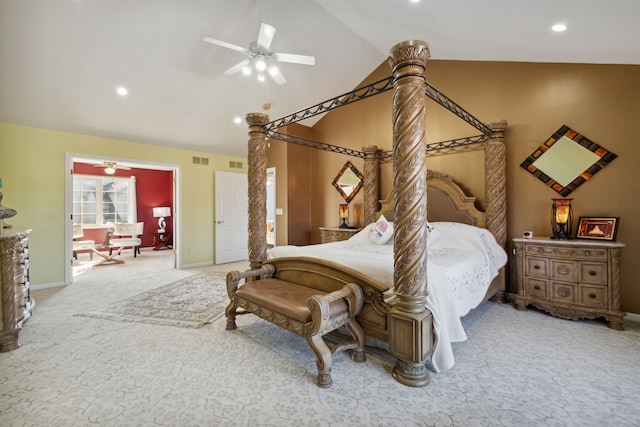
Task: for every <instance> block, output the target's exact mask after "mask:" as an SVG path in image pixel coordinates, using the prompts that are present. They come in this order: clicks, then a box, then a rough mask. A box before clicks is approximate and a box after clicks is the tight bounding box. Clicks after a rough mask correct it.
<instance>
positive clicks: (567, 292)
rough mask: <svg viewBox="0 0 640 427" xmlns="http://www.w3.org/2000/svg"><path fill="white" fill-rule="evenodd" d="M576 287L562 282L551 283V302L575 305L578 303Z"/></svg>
mask: <svg viewBox="0 0 640 427" xmlns="http://www.w3.org/2000/svg"><path fill="white" fill-rule="evenodd" d="M577 290H578V285H575V284H572V283H563V282H551V300H552V301H553V302H559V303H566V304H575V303H577V302H578V296H577Z"/></svg>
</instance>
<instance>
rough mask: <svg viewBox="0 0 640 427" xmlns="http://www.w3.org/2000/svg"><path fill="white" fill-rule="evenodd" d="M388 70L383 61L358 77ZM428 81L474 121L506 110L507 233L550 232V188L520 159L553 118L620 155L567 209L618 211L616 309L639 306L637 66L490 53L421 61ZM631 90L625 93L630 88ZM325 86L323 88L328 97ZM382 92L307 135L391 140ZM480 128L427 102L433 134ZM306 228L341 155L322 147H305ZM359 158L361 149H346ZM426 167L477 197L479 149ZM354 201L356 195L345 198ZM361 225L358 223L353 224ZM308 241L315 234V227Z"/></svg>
mask: <svg viewBox="0 0 640 427" xmlns="http://www.w3.org/2000/svg"><path fill="white" fill-rule="evenodd" d="M389 75H390V69H389V67H388V65H387V64H386V63H384V64H382V65H381V66H380V67H379V68H378V69H377V70H376V71H375V72H374V73H373V74H372V75H371V76H369V78H368V79H367V80H366V82H371V81H375V80H379V79H380V78H384V77H386V76H389ZM427 79H428V81H429V82H430V83H431V84H432V85H433V86H435V87H436V88H438V89H439V90H441V91H442V92H443V93H445V94H446V95H447V96H448V97H450V98H451V99H453V100H454V101H455V102H457V103H458V104H460V105H461V106H462V107H464V108H465V109H466V110H467V111H469V112H471V113H472V114H474V115H475V116H476V117H477V118H478V119H480V120H482V121H492V120H496V119H506V120H507V121H508V122H509V128H508V131H507V133H506V140H507V192H508V224H509V225H508V230H509V237H510V238H511V237H516V236H520V235H521V234H522V232H523V231H524V230H533V232H534V234H536V235H540V236H548V235H549V234H550V225H549V211H550V203H551V199H552V198H555V197H558V194H557V193H556V192H555V191H553V190H551V189H550V188H548V187H547V186H545V185H544V184H543V183H542V182H540V181H538V180H537V179H536V178H534V177H533V176H532V175H530V174H529V173H528V172H526V171H525V170H524V169H522V168H521V167H520V166H519V165H520V163H521V162H522V161H523V160H524V159H525V158H526V157H527V156H528V155H529V154H531V153H532V152H533V151H534V149H535V148H536V147H538V146H539V145H540V144H541V143H543V142H544V141H545V140H546V139H547V138H548V137H549V136H550V135H551V134H552V133H553V132H555V131H556V130H557V129H558V128H559V127H560V126H561V125H563V124H566V125H568V126H570V127H571V128H572V129H574V130H576V131H577V132H579V133H581V134H583V135H585V136H586V137H587V138H589V139H591V140H593V141H595V142H596V143H599V144H600V145H602V146H603V147H605V148H607V149H608V150H610V151H612V152H614V153H616V154H617V155H618V156H619V157H618V158H617V159H615V160H614V161H613V162H612V163H611V164H610V165H609V166H607V167H606V168H605V169H603V170H602V171H600V172H599V173H598V174H597V175H595V176H594V177H593V178H592V179H591V180H590V181H588V182H586V183H585V184H583V185H582V186H581V187H579V188H578V189H577V190H576V191H574V192H573V193H572V194H571V195H570V197H571V198H573V206H574V215H575V218H576V219H577V218H578V217H579V216H598V215H602V216H619V217H620V218H621V219H620V228H619V230H618V239H617V240H618V241H621V242H624V243H625V244H626V245H627V247H626V248H625V250H624V252H623V257H622V305H623V310H625V311H628V312H633V313H640V286H638V285H637V284H636V281H635V277H637V276H640V265H637V264H636V263H635V262H634V260H635V259H637V258H638V257H639V256H640V245H639V244H638V238H639V237H640V226H639V225H638V223H637V222H636V221H635V215H636V213H637V211H638V209H639V208H640V202H639V201H638V199H637V198H636V197H637V195H638V194H639V193H640V192H639V191H638V190H639V186H638V184H637V182H638V181H637V179H636V178H634V177H633V173H634V172H635V168H636V166H635V160H637V159H640V144H638V143H637V141H636V139H637V138H636V133H637V130H636V128H637V124H636V123H637V118H638V117H640V104H638V102H637V94H638V93H640V66H617V65H583V64H533V63H506V62H505V63H499V62H455V61H430V62H429V63H428V64H427ZM630 94H634V95H633V96H630ZM330 96H333V94H327V98H328V97H330ZM391 97H392V95H391V92H388V93H385V94H381V95H377V96H375V97H372V98H371V99H368V100H365V101H362V102H358V103H356V104H353V105H351V106H348V107H343V108H341V109H338V110H335V111H332V112H330V113H328V114H327V115H326V116H325V117H324V118H323V119H322V120H321V121H320V122H318V123H317V124H316V125H315V126H314V127H313V138H314V139H316V140H318V141H322V142H327V143H330V144H334V145H339V146H346V147H351V148H354V149H358V150H360V149H361V148H362V146H364V145H369V144H372V145H378V146H379V147H380V148H382V149H384V150H390V149H391V138H392V128H391ZM477 134H479V132H478V131H477V130H475V129H474V128H472V127H471V126H469V125H467V124H466V123H464V122H463V121H462V120H460V119H458V118H457V117H456V116H454V115H453V114H452V113H450V112H448V111H446V110H445V109H444V108H442V107H440V106H439V105H437V104H435V103H434V102H430V103H429V105H428V121H427V138H428V142H437V141H442V140H447V139H451V138H458V137H464V136H470V135H477ZM312 157H313V162H312V165H313V166H312V167H313V171H312V172H313V173H312V174H311V186H312V189H313V194H314V198H313V200H312V212H313V216H312V229H317V227H319V226H323V225H335V224H336V222H337V209H338V208H337V206H338V204H339V203H341V200H342V199H341V198H340V196H339V195H338V192H337V191H336V190H335V189H334V188H333V187H332V186H331V181H332V180H333V178H334V177H335V175H336V174H337V173H338V171H339V170H340V168H341V167H342V165H343V164H344V162H345V161H346V160H348V158H347V157H346V156H342V155H337V154H333V153H326V152H314V153H313V154H312ZM352 160H353V161H354V164H355V165H356V166H357V167H358V168H362V166H363V162H362V160H360V159H352ZM428 161H429V163H428V165H429V166H428V167H429V168H430V169H434V170H439V171H442V172H445V173H448V174H449V175H451V176H452V177H453V178H455V179H456V180H457V181H459V182H460V183H461V184H462V185H463V187H464V188H466V189H467V190H469V191H471V192H473V193H474V195H476V196H479V203H480V205H483V204H484V195H483V191H484V190H483V183H482V180H483V164H482V162H483V161H482V153H481V152H478V151H476V152H471V153H465V154H446V155H437V156H433V157H430V158H429V160H428ZM381 173H382V176H383V184H382V188H381V194H382V196H383V197H384V196H386V194H387V193H388V192H389V191H390V190H391V179H392V165H391V163H390V162H388V163H386V164H383V165H382V167H381ZM361 204H362V195H361V194H360V195H358V196H357V197H356V198H355V199H354V201H353V202H352V205H355V206H356V207H357V206H358V205H360V206H361ZM360 225H362V224H360ZM313 242H314V243H317V242H319V235H318V233H314V234H313Z"/></svg>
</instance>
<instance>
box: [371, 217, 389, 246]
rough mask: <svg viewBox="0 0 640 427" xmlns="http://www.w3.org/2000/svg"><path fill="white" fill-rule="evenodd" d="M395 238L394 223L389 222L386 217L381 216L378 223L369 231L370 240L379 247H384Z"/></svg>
mask: <svg viewBox="0 0 640 427" xmlns="http://www.w3.org/2000/svg"><path fill="white" fill-rule="evenodd" d="M392 236H393V223H390V222H388V221H387V219H386V218H385V217H384V215H380V218H379V219H378V221H376V222H375V225H374V226H373V227H372V228H371V229H370V230H369V240H371V243H375V244H377V245H384V244H385V243H387V242H388V241H389V239H391V237H392Z"/></svg>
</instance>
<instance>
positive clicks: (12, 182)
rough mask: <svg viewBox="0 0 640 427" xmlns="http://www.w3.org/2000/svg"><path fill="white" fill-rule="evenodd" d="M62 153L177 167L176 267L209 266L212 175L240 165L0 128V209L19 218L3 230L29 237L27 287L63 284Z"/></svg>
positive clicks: (215, 157)
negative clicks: (179, 241)
mask: <svg viewBox="0 0 640 427" xmlns="http://www.w3.org/2000/svg"><path fill="white" fill-rule="evenodd" d="M67 153H73V154H85V155H90V156H102V157H105V158H116V159H130V160H134V161H136V160H137V161H143V162H153V163H164V164H171V165H179V166H180V167H181V181H180V182H179V188H180V191H181V193H182V236H181V238H182V249H183V250H182V254H181V264H182V266H189V265H204V264H211V263H213V261H214V256H215V254H214V224H213V220H214V200H215V199H214V175H215V171H216V170H222V171H232V172H246V170H239V169H230V168H229V161H242V162H243V164H244V165H246V163H247V162H246V159H244V158H236V157H227V156H218V155H213V154H211V153H202V152H195V151H188V150H180V149H175V148H168V147H163V146H156V145H149V144H141V143H136V142H130V141H123V140H116V139H109V138H100V137H95V136H88V135H79V134H73V133H68V132H60V131H53V130H48V129H39V128H33V127H27V126H20V125H14V124H8V123H0V178H2V181H3V187H2V190H0V191H2V193H3V195H4V200H3V205H4V206H7V207H11V208H13V209H16V210H17V211H18V214H17V215H16V216H15V217H13V218H11V219H10V220H8V221H7V222H8V223H10V224H12V225H13V226H15V227H27V228H31V229H32V230H33V232H32V233H31V238H30V240H29V251H30V258H31V264H30V265H31V267H30V276H31V284H32V285H52V284H62V283H64V267H65V263H66V262H69V261H68V260H69V257H70V254H69V255H66V254H65V248H64V243H65V235H64V233H65V159H66V154H67ZM193 156H200V157H208V158H209V165H208V166H204V165H198V164H193ZM176 203H177V201H176Z"/></svg>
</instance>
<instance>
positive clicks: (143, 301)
mask: <svg viewBox="0 0 640 427" xmlns="http://www.w3.org/2000/svg"><path fill="white" fill-rule="evenodd" d="M225 277H226V275H225V274H224V273H202V274H195V275H193V276H189V277H187V278H184V279H180V280H178V281H177V282H174V283H170V284H168V285H165V286H161V287H159V288H156V289H152V290H150V291H147V292H143V293H141V294H138V295H134V296H132V297H129V298H127V299H125V300H122V301H118V302H116V303H114V304H111V305H108V306H106V307H102V308H98V309H95V310H90V311H86V312H84V313H79V314H77V316H86V317H98V318H101V319H110V320H120V321H125V322H144V323H152V324H156V325H170V326H183V327H187V328H200V327H202V326H204V325H206V324H207V323H210V322H212V321H213V320H215V319H217V318H218V317H220V316H222V315H223V314H224V309H225V307H226V306H227V304H228V303H229V297H228V296H227V292H226V282H225Z"/></svg>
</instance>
